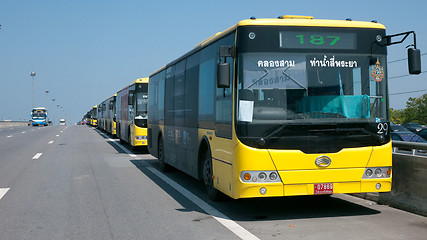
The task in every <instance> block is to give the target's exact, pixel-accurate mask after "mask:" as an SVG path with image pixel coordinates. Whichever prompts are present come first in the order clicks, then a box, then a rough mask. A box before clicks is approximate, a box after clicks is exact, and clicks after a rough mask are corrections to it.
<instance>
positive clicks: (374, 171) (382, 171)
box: [362, 167, 391, 179]
mask: <svg viewBox="0 0 427 240" xmlns="http://www.w3.org/2000/svg"><path fill="white" fill-rule="evenodd" d="M390 176H391V167H377V168H366V169H365V173H364V174H363V177H362V179H377V178H389V177H390Z"/></svg>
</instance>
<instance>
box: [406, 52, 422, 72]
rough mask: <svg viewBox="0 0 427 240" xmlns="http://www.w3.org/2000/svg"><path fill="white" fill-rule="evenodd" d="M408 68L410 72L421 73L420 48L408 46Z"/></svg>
mask: <svg viewBox="0 0 427 240" xmlns="http://www.w3.org/2000/svg"><path fill="white" fill-rule="evenodd" d="M408 69H409V73H410V74H420V73H421V51H420V49H415V48H408Z"/></svg>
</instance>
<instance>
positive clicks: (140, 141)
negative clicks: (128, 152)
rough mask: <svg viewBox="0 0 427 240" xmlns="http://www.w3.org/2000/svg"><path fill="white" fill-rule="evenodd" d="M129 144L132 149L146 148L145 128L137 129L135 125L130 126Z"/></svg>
mask: <svg viewBox="0 0 427 240" xmlns="http://www.w3.org/2000/svg"><path fill="white" fill-rule="evenodd" d="M130 134H131V138H130V139H131V142H130V145H132V146H134V147H138V146H147V128H142V127H138V126H136V125H135V124H132V125H131V126H130Z"/></svg>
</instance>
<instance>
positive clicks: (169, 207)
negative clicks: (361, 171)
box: [0, 126, 427, 240]
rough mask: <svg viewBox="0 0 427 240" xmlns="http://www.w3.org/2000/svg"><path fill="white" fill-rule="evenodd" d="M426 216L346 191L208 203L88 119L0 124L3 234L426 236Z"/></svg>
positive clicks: (200, 192) (191, 185) (187, 182)
mask: <svg viewBox="0 0 427 240" xmlns="http://www.w3.org/2000/svg"><path fill="white" fill-rule="evenodd" d="M426 236H427V218H425V217H422V216H418V215H415V214H411V213H407V212H404V211H401V210H398V209H394V208H390V207H388V206H385V205H378V204H376V203H375V202H371V201H368V200H364V199H360V198H356V197H353V196H348V195H333V196H331V197H329V198H318V197H311V196H310V197H290V198H270V199H240V200H231V199H223V200H222V201H219V202H212V201H210V200H208V198H207V196H206V194H205V193H204V189H203V185H202V184H201V183H200V182H198V181H196V180H194V179H193V178H191V177H188V176H187V175H185V174H183V173H181V172H179V171H171V172H167V173H161V172H159V171H158V166H157V161H156V159H154V158H153V157H152V156H151V155H149V154H147V153H145V152H144V151H138V152H130V151H129V148H128V147H127V146H122V145H120V144H119V142H118V140H117V139H112V138H110V137H109V136H107V135H105V134H103V133H101V132H99V131H98V130H95V129H93V128H91V127H87V126H51V127H15V128H3V129H0V239H13V240H18V239H43V240H45V239H78V240H81V239H91V240H93V239H102V240H105V239H120V240H121V239H364V240H366V239H376V240H377V239H426Z"/></svg>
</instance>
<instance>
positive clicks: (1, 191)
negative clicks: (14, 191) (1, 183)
mask: <svg viewBox="0 0 427 240" xmlns="http://www.w3.org/2000/svg"><path fill="white" fill-rule="evenodd" d="M9 189H10V188H0V199H2V198H3V196H4V195H5V194H6V193H7V191H9Z"/></svg>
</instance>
